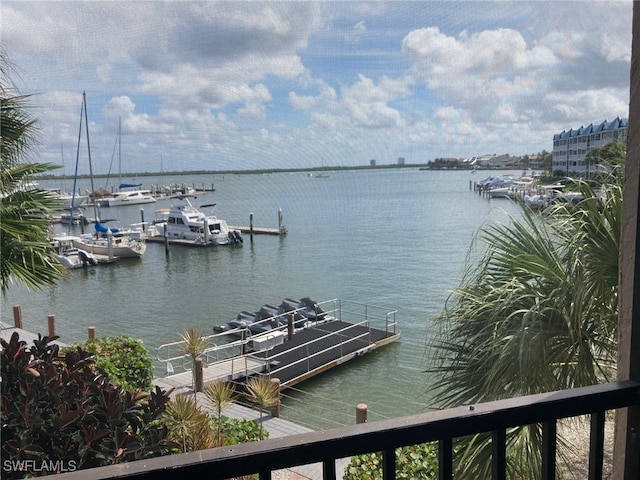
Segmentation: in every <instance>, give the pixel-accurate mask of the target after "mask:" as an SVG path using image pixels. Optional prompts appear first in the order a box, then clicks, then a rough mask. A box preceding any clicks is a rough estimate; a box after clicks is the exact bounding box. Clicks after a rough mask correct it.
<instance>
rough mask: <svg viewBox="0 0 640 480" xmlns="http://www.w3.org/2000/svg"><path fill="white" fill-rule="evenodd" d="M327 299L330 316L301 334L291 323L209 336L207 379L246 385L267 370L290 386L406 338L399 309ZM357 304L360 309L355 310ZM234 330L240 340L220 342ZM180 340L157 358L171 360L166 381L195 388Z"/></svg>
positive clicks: (164, 348) (162, 349)
mask: <svg viewBox="0 0 640 480" xmlns="http://www.w3.org/2000/svg"><path fill="white" fill-rule="evenodd" d="M327 304H332V305H334V306H335V307H334V308H332V309H330V310H328V309H326V308H324V311H325V312H326V313H327V316H326V317H325V318H326V319H325V320H321V321H318V322H316V323H314V324H312V325H309V326H307V327H305V328H302V329H298V330H297V331H295V333H291V329H290V327H289V328H288V327H287V326H285V327H283V328H281V329H280V328H279V329H273V330H272V331H269V332H266V333H263V334H259V335H249V334H247V336H244V337H243V338H240V339H237V335H239V334H240V333H242V332H241V331H239V330H238V331H230V332H223V333H217V334H214V335H211V336H209V337H208V339H209V342H210V344H211V345H212V346H211V347H209V348H207V349H206V350H205V352H204V354H203V356H202V359H203V367H204V368H203V369H202V370H203V371H202V378H203V384H205V385H206V384H207V383H211V382H215V381H233V382H236V383H238V384H244V383H245V382H246V381H247V379H249V378H251V377H252V376H255V375H265V376H268V377H269V378H272V379H273V378H277V379H279V381H280V385H281V388H282V389H285V388H288V387H292V386H294V385H296V384H298V383H300V382H303V381H305V380H307V379H309V378H312V377H314V376H316V375H319V374H321V373H323V372H326V371H327V370H330V369H332V368H334V367H337V366H339V365H342V364H343V363H346V362H348V361H349V360H352V359H354V358H358V357H360V356H363V355H365V354H367V353H369V352H371V351H373V350H375V349H377V348H380V347H382V346H384V345H387V344H389V343H392V342H395V341H397V340H399V339H400V333H399V332H398V331H397V323H396V318H395V314H396V310H385V309H382V308H380V307H372V306H367V305H361V304H356V303H352V302H349V303H345V302H344V301H340V300H331V301H329V302H324V303H323V304H320V305H327ZM347 305H349V306H347ZM354 305H355V306H356V307H357V309H358V310H359V311H357V312H356V311H355V310H354V309H353V306H354ZM283 315H287V314H283ZM276 317H277V316H276ZM345 317H350V318H349V319H345ZM356 317H357V318H356ZM274 318H275V317H274ZM374 324H375V325H377V326H376V327H374V326H373V325H374ZM380 324H381V325H380ZM230 335H235V336H236V337H235V339H234V340H232V341H231V342H229V343H226V344H223V343H220V342H221V341H222V339H223V338H224V337H225V336H227V337H229V336H230ZM180 343H181V342H175V343H173V344H166V345H162V346H160V347H158V355H157V359H158V360H159V361H161V362H164V363H166V365H167V372H168V375H167V376H166V377H164V378H162V381H163V382H164V383H165V384H168V385H171V386H173V387H175V388H191V385H192V381H193V376H192V372H191V364H190V360H189V359H188V358H186V357H185V356H184V355H178V354H177V352H180V351H181V350H180ZM172 352H174V353H173V354H172ZM174 363H176V366H174V365H173V364H174ZM176 370H179V373H178V372H176Z"/></svg>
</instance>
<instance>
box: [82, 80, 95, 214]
mask: <svg viewBox="0 0 640 480" xmlns="http://www.w3.org/2000/svg"><path fill="white" fill-rule="evenodd" d="M82 104H83V106H84V125H85V130H86V131H87V152H88V155H89V176H90V177H91V191H92V192H93V218H95V219H96V222H97V221H98V210H97V209H96V203H97V202H96V199H95V196H96V189H95V187H94V186H93V166H92V164H91V143H90V142H89V120H88V118H87V96H86V94H85V92H82Z"/></svg>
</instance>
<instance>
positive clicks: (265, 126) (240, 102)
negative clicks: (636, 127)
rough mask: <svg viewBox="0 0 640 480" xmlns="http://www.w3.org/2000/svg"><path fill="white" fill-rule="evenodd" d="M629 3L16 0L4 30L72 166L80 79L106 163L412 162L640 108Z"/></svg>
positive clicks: (4, 5) (6, 7) (1, 6)
mask: <svg viewBox="0 0 640 480" xmlns="http://www.w3.org/2000/svg"><path fill="white" fill-rule="evenodd" d="M632 7H633V2H632V1H631V0H624V1H623V0H615V1H597V0H596V1H584V0H582V1H580V0H576V1H571V2H565V1H555V0H554V1H531V2H525V1H515V0H511V1H509V0H503V1H495V2H490V1H467V2H463V1H430V0H420V1H409V2H403V1H374V2H359V1H337V0H334V1H322V2H321V1H296V0H290V1H283V2H276V1H264V2H258V1H252V2H244V1H236V0H234V1H208V0H205V1H199V2H194V1H167V2H161V1H140V0H131V1H109V2H99V1H64V0H62V1H45V2H38V1H26V0H21V1H11V0H3V1H2V2H1V3H0V15H1V17H0V22H1V30H0V32H1V33H0V43H1V45H2V48H3V49H4V51H5V54H6V55H7V57H8V59H9V61H10V62H11V63H12V64H13V67H14V70H13V71H12V72H11V80H12V82H13V84H14V85H15V87H16V89H17V91H19V93H20V94H26V95H31V96H30V97H29V99H28V101H29V103H30V113H32V114H33V116H34V117H36V118H37V119H38V126H39V135H38V146H37V150H36V151H35V152H34V153H33V157H35V160H37V161H42V162H48V163H54V164H58V165H61V166H62V169H61V170H60V171H59V172H58V173H65V174H70V173H72V172H73V170H74V168H75V165H76V158H77V159H78V160H77V161H78V163H79V165H78V167H79V171H80V172H81V173H82V172H87V171H88V160H87V158H88V156H87V154H86V151H87V142H86V137H87V135H86V132H85V131H83V132H82V133H81V134H80V120H81V114H80V112H81V107H82V95H83V92H85V93H86V99H87V112H88V115H87V116H88V121H89V127H88V131H89V140H90V142H89V144H90V149H91V158H92V160H91V162H92V168H93V171H94V172H95V173H107V172H117V171H119V170H122V172H123V173H124V172H129V173H133V172H161V171H191V170H214V171H215V170H248V169H271V168H308V167H319V166H325V167H331V166H363V165H368V164H369V163H370V161H371V160H376V163H377V164H378V165H381V164H392V163H396V162H397V161H398V159H399V158H404V159H405V163H407V164H416V163H426V162H428V161H430V160H434V159H435V158H441V157H455V158H469V157H472V156H480V155H485V154H493V153H496V154H504V153H508V154H510V155H525V154H529V155H530V154H533V153H537V152H540V151H542V150H547V151H551V150H552V148H553V143H552V138H553V135H554V134H555V133H559V132H561V131H563V130H569V129H571V128H579V127H580V126H582V125H585V126H586V125H589V124H590V123H594V124H596V123H600V122H602V121H603V120H612V119H614V118H615V117H618V116H619V117H623V118H626V117H627V116H628V104H629V68H630V57H631V17H632ZM119 125H121V127H120V132H121V134H120V135H118V131H119ZM79 135H80V148H78V144H79V142H78V139H79ZM118 138H120V146H119V148H117V147H116V145H117V139H118ZM79 151H80V153H78V152H79Z"/></svg>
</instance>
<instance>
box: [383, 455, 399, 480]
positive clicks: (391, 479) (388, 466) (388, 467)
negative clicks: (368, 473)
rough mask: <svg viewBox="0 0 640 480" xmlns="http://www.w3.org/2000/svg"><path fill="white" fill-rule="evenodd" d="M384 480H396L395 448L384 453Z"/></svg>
mask: <svg viewBox="0 0 640 480" xmlns="http://www.w3.org/2000/svg"><path fill="white" fill-rule="evenodd" d="M382 478H383V480H396V451H395V450H394V449H393V448H392V449H389V450H383V451H382Z"/></svg>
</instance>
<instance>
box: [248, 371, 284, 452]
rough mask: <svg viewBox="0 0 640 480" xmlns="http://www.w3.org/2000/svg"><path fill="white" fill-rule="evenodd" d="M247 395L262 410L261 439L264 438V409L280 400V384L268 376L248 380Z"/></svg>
mask: <svg viewBox="0 0 640 480" xmlns="http://www.w3.org/2000/svg"><path fill="white" fill-rule="evenodd" d="M247 396H248V398H249V400H250V401H251V402H253V403H255V404H256V405H258V407H259V410H260V440H262V410H263V409H265V408H269V407H273V406H275V405H277V404H278V402H279V401H280V385H279V384H278V383H276V382H272V381H271V380H270V379H269V378H268V377H265V376H262V375H260V376H258V377H253V378H250V379H249V380H248V381H247Z"/></svg>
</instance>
